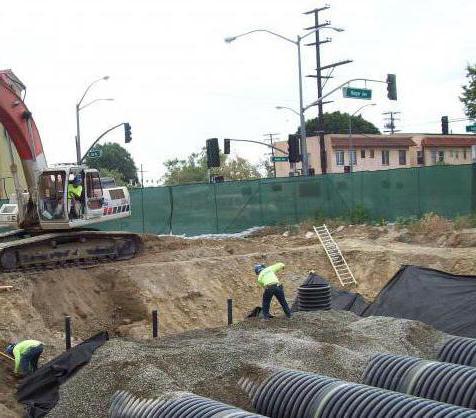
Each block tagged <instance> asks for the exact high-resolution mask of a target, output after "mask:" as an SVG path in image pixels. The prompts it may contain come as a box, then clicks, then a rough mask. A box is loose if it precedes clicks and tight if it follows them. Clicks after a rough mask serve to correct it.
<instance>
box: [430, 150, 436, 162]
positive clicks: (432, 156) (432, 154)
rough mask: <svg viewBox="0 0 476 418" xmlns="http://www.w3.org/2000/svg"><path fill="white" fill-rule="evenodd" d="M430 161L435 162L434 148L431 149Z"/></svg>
mask: <svg viewBox="0 0 476 418" xmlns="http://www.w3.org/2000/svg"><path fill="white" fill-rule="evenodd" d="M431 163H432V164H436V149H432V150H431Z"/></svg>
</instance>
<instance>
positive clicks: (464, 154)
mask: <svg viewBox="0 0 476 418" xmlns="http://www.w3.org/2000/svg"><path fill="white" fill-rule="evenodd" d="M463 160H466V148H464V149H463Z"/></svg>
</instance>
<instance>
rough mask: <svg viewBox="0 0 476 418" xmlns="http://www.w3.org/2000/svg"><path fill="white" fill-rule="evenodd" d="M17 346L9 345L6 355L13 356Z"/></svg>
mask: <svg viewBox="0 0 476 418" xmlns="http://www.w3.org/2000/svg"><path fill="white" fill-rule="evenodd" d="M15 346H16V344H15V343H11V344H8V346H7V348H6V349H5V353H7V354H8V355H9V356H12V355H13V349H14V348H15Z"/></svg>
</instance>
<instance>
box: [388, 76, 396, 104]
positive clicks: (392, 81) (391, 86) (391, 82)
mask: <svg viewBox="0 0 476 418" xmlns="http://www.w3.org/2000/svg"><path fill="white" fill-rule="evenodd" d="M387 97H388V98H389V99H390V100H397V76H396V75H395V74H387Z"/></svg>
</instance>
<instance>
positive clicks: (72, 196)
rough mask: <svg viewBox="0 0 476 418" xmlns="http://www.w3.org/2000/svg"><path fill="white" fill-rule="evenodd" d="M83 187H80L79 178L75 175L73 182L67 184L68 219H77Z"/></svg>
mask: <svg viewBox="0 0 476 418" xmlns="http://www.w3.org/2000/svg"><path fill="white" fill-rule="evenodd" d="M82 194H83V186H82V185H81V176H79V175H77V176H75V177H74V179H73V181H72V182H71V183H69V184H68V208H69V216H70V219H77V218H79V217H80V213H81V195H82Z"/></svg>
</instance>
